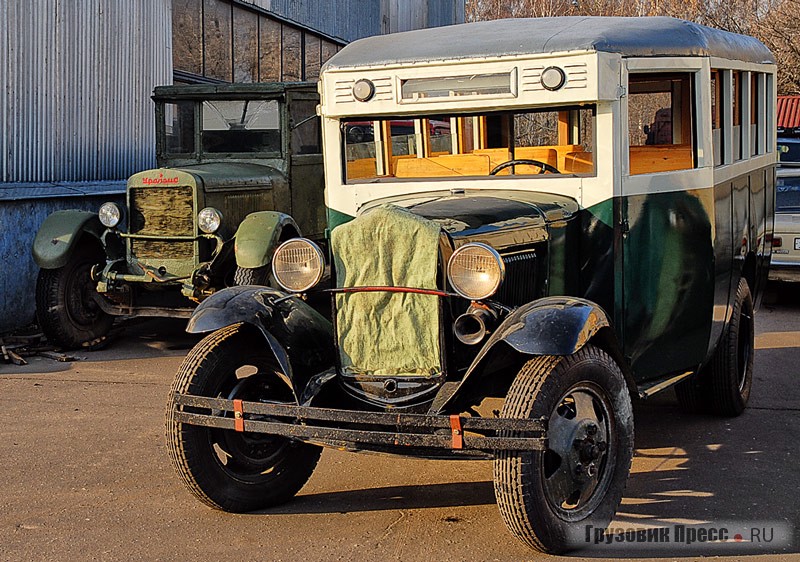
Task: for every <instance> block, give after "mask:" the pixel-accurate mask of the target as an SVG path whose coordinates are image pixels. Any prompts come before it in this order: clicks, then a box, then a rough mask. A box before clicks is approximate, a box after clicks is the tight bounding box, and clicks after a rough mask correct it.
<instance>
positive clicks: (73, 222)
mask: <svg viewBox="0 0 800 562" xmlns="http://www.w3.org/2000/svg"><path fill="white" fill-rule="evenodd" d="M104 231H105V227H103V225H102V224H100V219H98V218H97V213H92V212H89V211H77V210H67V211H56V212H55V213H53V214H52V215H50V216H48V217H47V218H46V219H45V220H44V222H43V223H42V226H41V227H39V231H38V232H37V233H36V238H34V240H33V248H32V253H33V261H35V262H36V265H38V266H39V267H40V268H42V269H57V268H59V267H64V266H65V265H66V264H67V262H68V261H69V258H70V256H71V255H72V252H73V251H74V249H75V245H76V244H77V242H78V240H80V238H81V236H83V234H84V233H86V234H89V235H91V236H93V237H95V238H97V239H98V240H101V237H102V235H103V232H104Z"/></svg>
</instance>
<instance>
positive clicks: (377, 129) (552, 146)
mask: <svg viewBox="0 0 800 562" xmlns="http://www.w3.org/2000/svg"><path fill="white" fill-rule="evenodd" d="M594 116H595V109H594V106H584V107H556V108H547V109H542V110H535V111H524V112H523V111H516V112H502V113H498V112H492V113H483V114H477V115H427V116H422V117H420V116H414V117H396V118H380V119H370V118H364V117H360V118H354V119H346V120H343V121H342V124H341V130H342V143H343V148H344V153H345V157H346V162H347V166H346V172H345V173H346V180H347V182H348V183H352V182H358V181H364V180H375V179H381V178H398V179H401V178H402V179H414V178H419V179H422V178H448V177H449V178H457V177H463V176H473V177H474V176H490V175H497V176H508V175H525V176H535V175H564V174H580V175H594V173H595V164H594V130H595V126H594Z"/></svg>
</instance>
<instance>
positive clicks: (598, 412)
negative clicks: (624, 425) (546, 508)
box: [544, 387, 610, 514]
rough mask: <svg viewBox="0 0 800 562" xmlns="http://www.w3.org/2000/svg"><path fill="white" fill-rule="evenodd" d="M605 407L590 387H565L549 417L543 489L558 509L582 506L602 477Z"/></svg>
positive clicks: (568, 511)
mask: <svg viewBox="0 0 800 562" xmlns="http://www.w3.org/2000/svg"><path fill="white" fill-rule="evenodd" d="M609 419H610V417H609V413H608V407H607V405H606V403H605V401H604V400H603V399H601V397H600V394H599V393H598V392H597V391H596V390H595V389H594V388H588V387H587V388H573V389H572V390H570V391H568V392H567V393H566V394H565V395H564V397H563V398H562V399H561V401H560V402H559V404H558V406H557V407H556V408H555V411H554V412H553V415H552V416H551V417H550V424H549V428H548V440H549V448H548V450H547V451H546V453H545V466H544V469H545V470H544V474H545V482H544V484H545V491H546V495H547V499H548V501H549V502H550V503H551V504H552V505H553V506H554V507H555V508H556V509H557V510H559V511H562V512H564V513H565V514H572V513H575V512H576V511H578V510H580V509H582V508H583V507H585V506H586V505H587V504H588V503H589V502H590V501H591V500H592V498H593V497H594V495H595V492H596V491H597V490H598V488H600V486H601V483H602V482H603V481H604V476H605V475H604V472H605V466H606V457H607V456H608V455H607V452H608V449H609V443H608V440H609V436H610V426H609Z"/></svg>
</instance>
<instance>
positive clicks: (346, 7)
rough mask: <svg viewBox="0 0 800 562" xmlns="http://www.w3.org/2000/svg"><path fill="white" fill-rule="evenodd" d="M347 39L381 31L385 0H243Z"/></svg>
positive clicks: (325, 32) (333, 35)
mask: <svg viewBox="0 0 800 562" xmlns="http://www.w3.org/2000/svg"><path fill="white" fill-rule="evenodd" d="M241 1H242V2H243V3H245V4H252V5H253V6H256V7H258V8H263V9H264V10H267V11H269V12H272V13H273V14H276V15H278V16H280V17H283V18H286V19H288V20H291V21H293V22H297V23H300V24H302V25H303V26H306V27H309V28H311V29H315V30H317V31H320V32H322V33H324V34H325V35H328V36H330V37H335V38H338V39H343V40H344V41H348V42H349V41H354V40H356V39H360V38H361V37H367V36H370V35H379V34H380V33H381V0H336V1H331V0H241Z"/></svg>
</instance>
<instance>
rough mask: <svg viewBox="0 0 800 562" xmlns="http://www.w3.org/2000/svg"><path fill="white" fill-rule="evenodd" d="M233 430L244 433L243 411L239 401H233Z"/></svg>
mask: <svg viewBox="0 0 800 562" xmlns="http://www.w3.org/2000/svg"><path fill="white" fill-rule="evenodd" d="M233 429H235V430H236V431H244V409H243V408H242V401H241V400H234V401H233Z"/></svg>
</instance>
